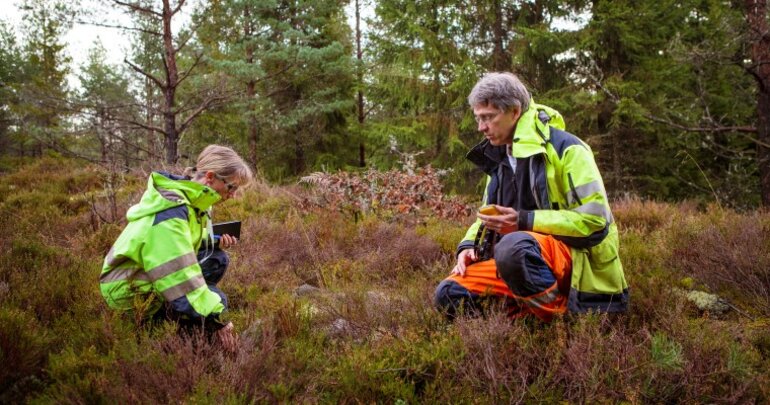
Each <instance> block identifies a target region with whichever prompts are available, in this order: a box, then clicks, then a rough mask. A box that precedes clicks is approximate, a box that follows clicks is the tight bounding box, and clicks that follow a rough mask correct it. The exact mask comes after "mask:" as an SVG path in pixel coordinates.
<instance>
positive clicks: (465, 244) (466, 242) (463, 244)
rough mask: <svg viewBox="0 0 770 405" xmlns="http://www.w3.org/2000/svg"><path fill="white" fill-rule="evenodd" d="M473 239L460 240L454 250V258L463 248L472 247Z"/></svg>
mask: <svg viewBox="0 0 770 405" xmlns="http://www.w3.org/2000/svg"><path fill="white" fill-rule="evenodd" d="M473 245H474V244H473V241H472V240H464V241H462V242H460V244H459V245H458V246H457V251H456V252H455V258H456V257H457V256H459V255H460V252H462V251H463V250H465V249H473Z"/></svg>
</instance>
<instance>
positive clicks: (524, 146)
mask: <svg viewBox="0 0 770 405" xmlns="http://www.w3.org/2000/svg"><path fill="white" fill-rule="evenodd" d="M551 126H553V127H555V128H558V129H562V130H563V129H564V118H562V116H561V114H560V113H559V112H558V111H556V110H554V109H553V108H551V107H548V106H545V105H542V104H536V103H535V102H534V100H531V101H530V103H529V108H528V109H527V111H525V112H524V113H523V114H522V115H521V117H519V120H518V121H517V122H516V129H515V130H514V132H513V145H512V147H511V156H513V157H515V158H517V159H523V158H528V157H530V156H534V155H537V154H542V153H545V151H546V150H545V147H546V145H547V144H548V142H549V141H550V140H551V131H550V127H551ZM465 157H466V158H467V159H468V160H470V161H471V162H473V163H474V164H476V166H478V167H479V168H480V169H481V170H482V171H484V173H487V174H491V173H492V171H493V170H494V169H495V168H496V167H497V166H498V165H499V164H500V162H505V161H507V159H506V152H505V145H501V146H492V145H490V144H489V140H487V139H484V140H483V141H481V142H480V143H479V144H478V145H476V146H474V147H473V148H472V149H471V150H470V152H468V154H467V155H466V156H465Z"/></svg>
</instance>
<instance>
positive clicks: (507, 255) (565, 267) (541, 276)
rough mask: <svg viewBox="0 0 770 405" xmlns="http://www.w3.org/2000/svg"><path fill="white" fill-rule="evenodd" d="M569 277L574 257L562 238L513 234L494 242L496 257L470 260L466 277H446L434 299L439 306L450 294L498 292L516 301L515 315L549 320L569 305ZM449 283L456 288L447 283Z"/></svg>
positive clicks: (490, 293)
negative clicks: (560, 239) (443, 295)
mask: <svg viewBox="0 0 770 405" xmlns="http://www.w3.org/2000/svg"><path fill="white" fill-rule="evenodd" d="M498 261H500V263H501V265H500V266H499V267H500V268H498ZM571 275H572V256H571V254H570V248H569V246H567V245H566V244H565V243H564V242H561V241H559V240H557V239H555V238H554V237H553V236H551V235H543V234H539V233H535V232H523V231H522V232H514V234H509V235H506V236H504V237H503V238H502V239H501V240H500V242H498V244H497V245H496V246H495V259H490V260H486V261H482V262H478V263H474V264H471V265H470V266H468V267H467V271H466V272H465V275H464V276H460V275H452V276H450V277H448V278H447V279H446V280H444V282H442V284H440V285H439V288H438V289H437V290H436V294H437V295H436V302H437V304H438V305H439V306H441V303H442V302H449V301H447V300H450V301H451V300H452V297H451V296H452V295H454V296H456V297H463V298H466V299H467V298H468V297H469V296H470V297H485V296H499V297H505V298H508V300H506V301H509V302H513V303H514V304H513V307H512V308H509V313H510V314H511V316H512V317H519V316H524V315H527V314H534V315H535V316H537V317H538V318H540V319H542V320H544V321H550V320H551V319H552V318H553V315H554V314H561V313H564V312H565V311H566V309H567V297H568V295H569V288H570V276H571ZM451 282H453V283H456V284H457V286H450V285H448V284H447V283H451ZM442 286H443V287H444V288H443V290H442ZM458 286H459V287H461V288H460V289H458V288H457V287H458ZM462 289H464V290H467V292H466V291H462ZM468 293H470V294H468ZM440 294H445V295H449V296H445V297H440V296H439V295H440Z"/></svg>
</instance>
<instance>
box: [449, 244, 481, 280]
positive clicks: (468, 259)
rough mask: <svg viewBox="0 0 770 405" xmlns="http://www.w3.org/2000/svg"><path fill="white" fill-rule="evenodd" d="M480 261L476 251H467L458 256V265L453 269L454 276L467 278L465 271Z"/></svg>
mask: <svg viewBox="0 0 770 405" xmlns="http://www.w3.org/2000/svg"><path fill="white" fill-rule="evenodd" d="M476 260H478V257H476V251H475V250H474V249H465V250H463V251H461V252H460V254H459V255H457V264H456V265H455V267H454V268H453V269H452V274H459V275H460V277H465V271H466V270H467V269H468V266H469V265H470V264H471V263H473V262H475V261H476Z"/></svg>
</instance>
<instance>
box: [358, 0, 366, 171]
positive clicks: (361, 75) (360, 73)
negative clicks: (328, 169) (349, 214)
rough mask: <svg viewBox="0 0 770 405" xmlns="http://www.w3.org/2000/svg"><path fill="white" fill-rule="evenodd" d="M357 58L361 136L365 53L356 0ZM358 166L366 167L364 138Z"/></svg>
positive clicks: (359, 7)
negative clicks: (362, 48)
mask: <svg viewBox="0 0 770 405" xmlns="http://www.w3.org/2000/svg"><path fill="white" fill-rule="evenodd" d="M356 59H357V60H358V135H359V138H360V137H361V129H362V127H363V126H364V118H365V117H364V92H363V90H362V89H361V88H362V87H363V85H364V73H363V62H364V60H363V59H364V53H363V51H362V50H361V3H360V1H359V0H356ZM358 166H360V167H366V147H365V146H364V141H363V139H361V140H360V143H359V144H358Z"/></svg>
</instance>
